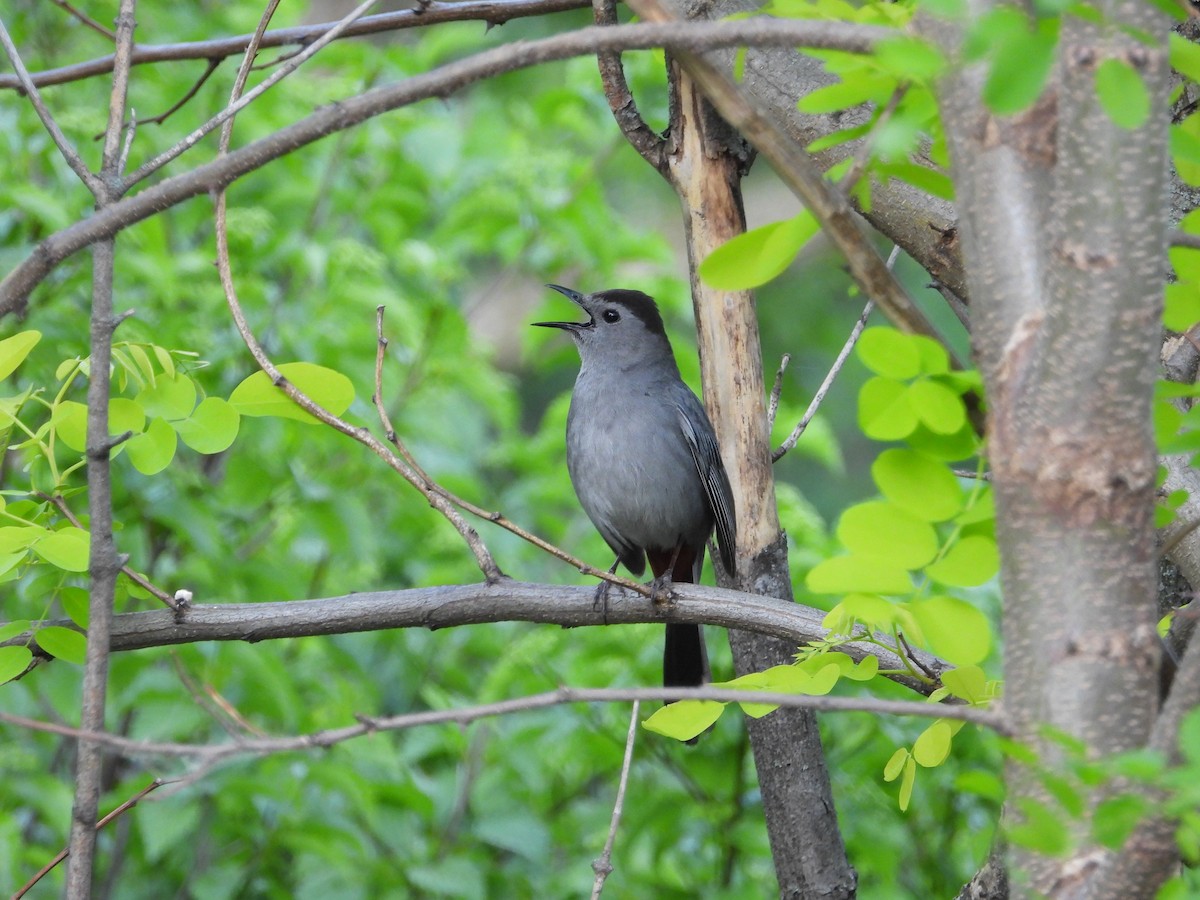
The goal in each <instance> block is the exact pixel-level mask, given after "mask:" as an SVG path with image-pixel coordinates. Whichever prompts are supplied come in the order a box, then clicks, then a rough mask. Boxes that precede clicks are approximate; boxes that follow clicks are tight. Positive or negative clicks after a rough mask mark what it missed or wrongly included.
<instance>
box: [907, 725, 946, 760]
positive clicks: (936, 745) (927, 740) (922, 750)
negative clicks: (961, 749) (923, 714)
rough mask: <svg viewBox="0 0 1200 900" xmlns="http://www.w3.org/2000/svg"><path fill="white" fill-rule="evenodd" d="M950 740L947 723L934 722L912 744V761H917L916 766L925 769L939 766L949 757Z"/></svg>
mask: <svg viewBox="0 0 1200 900" xmlns="http://www.w3.org/2000/svg"><path fill="white" fill-rule="evenodd" d="M952 738H953V733H952V732H951V730H950V727H949V723H947V722H943V721H937V722H934V723H933V724H932V725H930V726H929V727H928V728H926V729H925V730H924V731H922V732H921V734H920V736H919V737H918V738H917V740H916V741H915V742H914V743H913V749H912V755H913V759H915V760H916V761H917V764H918V765H921V766H924V767H925V768H927V769H932V768H934V767H935V766H940V765H941V764H942V763H943V762H945V761H946V757H947V756H949V755H950V742H951V739H952Z"/></svg>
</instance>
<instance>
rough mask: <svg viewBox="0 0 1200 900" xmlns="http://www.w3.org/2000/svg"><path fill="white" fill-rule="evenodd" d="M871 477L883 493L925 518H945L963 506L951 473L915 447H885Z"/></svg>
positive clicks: (872, 467)
mask: <svg viewBox="0 0 1200 900" xmlns="http://www.w3.org/2000/svg"><path fill="white" fill-rule="evenodd" d="M871 477H872V478H873V479H874V480H875V484H876V485H878V487H879V490H880V491H882V493H883V495H884V496H885V497H887V498H888V499H889V500H891V501H892V502H893V503H895V504H896V505H897V506H899V507H901V508H902V509H905V510H908V512H910V513H912V514H913V515H915V516H917V517H918V518H921V519H924V520H925V521H926V522H941V521H944V520H946V519H949V518H951V517H953V516H954V515H955V514H956V513H958V512H959V510H961V509H962V507H963V492H962V489H961V488H960V487H959V486H958V480H957V479H956V478H955V476H954V473H953V472H951V471H950V470H949V469H948V468H946V466H944V465H942V464H941V463H938V462H936V461H934V460H932V459H930V458H929V457H928V456H925V455H923V454H921V453H917V452H916V451H915V450H902V449H894V450H885V451H884V452H883V453H881V454H880V455H879V458H878V459H876V460H875V463H874V464H873V465H872V466H871Z"/></svg>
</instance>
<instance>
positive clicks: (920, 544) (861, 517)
mask: <svg viewBox="0 0 1200 900" xmlns="http://www.w3.org/2000/svg"><path fill="white" fill-rule="evenodd" d="M837 536H838V540H840V541H841V542H842V543H843V544H845V545H846V549H847V550H849V551H850V552H851V553H852V554H855V555H857V556H862V557H869V558H873V559H878V560H881V561H882V562H885V563H889V564H891V565H894V566H899V567H901V568H905V569H919V568H921V566H923V565H925V564H926V563H928V562H929V561H930V560H931V559H933V558H934V557H935V556H936V555H937V551H938V536H937V532H936V531H934V529H933V526H932V525H930V524H929V523H928V522H925V521H923V520H921V519H918V518H917V517H916V516H914V515H913V514H912V513H909V512H906V511H905V510H903V509H901V508H900V507H898V506H896V505H895V504H892V503H887V502H883V501H872V502H868V503H859V504H856V505H855V506H852V507H850V508H849V509H847V510H846V511H845V512H844V513H842V518H841V520H840V521H839V522H838V526H837Z"/></svg>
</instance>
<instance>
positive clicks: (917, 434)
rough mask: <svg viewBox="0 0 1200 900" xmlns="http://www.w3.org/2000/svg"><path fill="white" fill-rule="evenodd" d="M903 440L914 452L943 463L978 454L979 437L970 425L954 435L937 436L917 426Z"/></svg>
mask: <svg viewBox="0 0 1200 900" xmlns="http://www.w3.org/2000/svg"><path fill="white" fill-rule="evenodd" d="M905 440H906V441H907V442H908V445H909V446H910V447H912V448H913V449H914V450H917V451H919V452H921V453H922V454H924V455H925V456H928V457H930V458H932V459H938V460H941V461H943V462H955V461H957V460H961V459H968V458H969V457H972V456H974V455H975V454H976V453H978V452H979V435H977V434H976V433H975V430H974V429H973V428H972V427H971V425H970V423H967V424H965V425H963V427H962V428H960V429H959V430H958V431H956V432H955V433H954V434H937V433H936V432H933V431H930V430H929V429H928V428H926V427H925V426H924V425H918V426H917V428H916V429H915V430H914V431H913V433H912V434H910V435H909V436H908V437H907V438H906V439H905Z"/></svg>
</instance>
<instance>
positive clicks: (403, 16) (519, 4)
mask: <svg viewBox="0 0 1200 900" xmlns="http://www.w3.org/2000/svg"><path fill="white" fill-rule="evenodd" d="M589 4H590V0H461V2H449V3H445V2H442V0H429V2H426V3H422V4H420V5H419V6H417V7H415V8H412V9H401V10H396V11H395V12H388V13H380V14H379V15H376V16H365V17H363V18H362V19H360V20H359V21H358V22H356V23H355V24H354V25H353V26H352V27H351V28H349V29H347V30H346V31H345V32H343V33H342V35H341V36H342V37H343V38H349V37H361V36H362V35H366V34H381V33H383V32H387V31H399V30H401V29H404V28H419V27H424V26H426V25H438V24H441V23H442V22H464V21H473V20H482V21H484V22H487V23H488V25H489V26H491V25H503V24H504V23H505V22H508V21H509V20H511V19H520V18H525V17H527V16H540V15H545V14H546V13H555V12H565V11H567V10H572V9H583V8H584V7H586V6H588V5H589ZM335 24H337V23H336V22H322V23H320V24H318V25H301V26H297V27H295V28H280V29H278V30H276V31H268V32H266V33H265V34H264V35H263V36H262V40H261V41H260V42H259V47H260V48H266V47H286V46H291V45H293V44H295V45H299V46H304V45H306V44H308V43H310V42H312V41H315V40H316V39H317V38H319V37H320V36H321V35H323V34H324V33H325V32H327V31H328V30H329V29H330V28H332V27H333V26H334V25H335ZM252 38H253V35H250V34H239V35H235V36H233V37H225V38H214V39H213V40H210V41H193V42H190V43H181V44H141V45H140V46H137V47H134V48H133V58H132V60H131V62H132V64H133V65H135V66H140V65H145V64H146V63H156V62H183V61H189V60H197V59H206V60H209V61H218V62H219V61H220V60H223V59H226V58H227V57H230V56H236V55H238V54H239V53H244V52H245V51H246V48H247V47H249V46H250V41H251V39H252ZM112 70H113V55H112V54H111V53H110V54H109V55H108V56H101V57H99V58H97V59H90V60H87V61H85V62H81V63H73V64H71V65H69V66H62V67H60V68H57V69H47V70H45V71H43V72H33V73H31V76H32V78H33V83H34V84H35V85H36V86H38V87H46V86H47V85H54V84H67V83H69V82H72V81H81V80H83V79H85V78H94V77H96V76H97V75H106V74H108V73H109V72H111V71H112ZM21 87H22V86H21V83H20V81H19V80H18V79H17V77H16V76H14V75H8V74H5V75H0V90H5V89H7V90H20V89H21Z"/></svg>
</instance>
